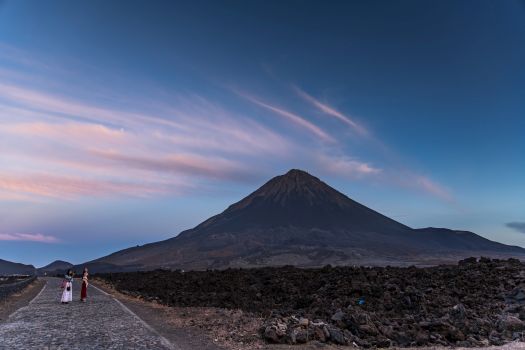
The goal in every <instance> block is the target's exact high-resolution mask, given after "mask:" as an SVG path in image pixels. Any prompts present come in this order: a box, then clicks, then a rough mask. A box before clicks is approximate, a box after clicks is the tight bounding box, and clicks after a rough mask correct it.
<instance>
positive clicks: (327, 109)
mask: <svg viewBox="0 0 525 350" xmlns="http://www.w3.org/2000/svg"><path fill="white" fill-rule="evenodd" d="M292 88H293V89H294V91H295V92H296V94H297V95H298V96H299V97H301V98H302V99H304V100H305V101H307V102H309V103H310V104H312V105H313V106H314V107H316V108H317V109H318V110H319V111H321V112H323V113H324V114H327V115H329V116H331V117H334V118H336V119H339V120H340V121H342V122H343V123H344V124H346V125H347V126H349V127H351V128H352V129H353V130H354V131H357V132H358V133H359V134H360V135H362V136H366V135H368V130H366V129H365V128H364V127H363V126H361V125H359V124H358V123H357V122H355V121H354V120H352V119H351V118H350V117H348V116H346V115H344V114H343V113H341V112H339V111H338V110H337V109H335V108H334V107H331V106H329V105H328V104H326V103H323V102H321V101H319V100H318V99H316V98H314V97H313V96H311V95H309V94H307V93H306V92H304V91H303V90H301V89H300V88H299V87H297V86H295V85H293V86H292Z"/></svg>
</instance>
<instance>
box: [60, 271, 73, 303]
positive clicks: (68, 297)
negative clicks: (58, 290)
mask: <svg viewBox="0 0 525 350" xmlns="http://www.w3.org/2000/svg"><path fill="white" fill-rule="evenodd" d="M62 288H63V291H62V298H61V299H60V301H61V302H62V304H67V303H69V302H70V301H73V271H71V270H69V271H68V272H67V274H66V275H65V276H64V281H62Z"/></svg>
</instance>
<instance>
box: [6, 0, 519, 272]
mask: <svg viewBox="0 0 525 350" xmlns="http://www.w3.org/2000/svg"><path fill="white" fill-rule="evenodd" d="M524 44H525V4H524V3H523V2H522V1H518V0H516V1H505V2H496V3H495V2H490V1H441V2H432V1H404V2H401V3H392V2H387V1H367V2H331V3H328V4H327V3H314V2H308V3H307V2H301V1H286V2H277V1H265V2H263V1H253V2H242V1H225V2H220V3H219V2H212V1H198V2H196V3H192V4H190V3H183V2H168V1H158V2H155V3H153V4H151V3H145V2H135V1H130V2H125V3H117V2H107V1H91V2H85V3H83V2H71V1H47V2H45V3H44V2H37V1H0V213H1V214H0V259H4V260H10V261H15V262H22V263H29V264H34V265H35V266H38V267H40V266H43V265H46V264H48V263H50V262H51V261H53V260H56V259H60V260H66V261H70V262H72V263H82V262H85V261H87V260H91V259H95V258H98V257H101V256H104V255H106V254H109V253H112V252H114V251H116V250H119V249H123V248H127V247H131V246H135V245H137V244H144V243H148V242H153V241H158V240H162V239H166V238H170V237H173V236H175V235H176V234H178V233H179V232H180V231H183V230H185V229H188V228H192V227H194V226H195V225H197V224H198V223H200V222H201V221H203V220H205V219H207V218H208V217H210V216H212V215H214V214H217V213H219V212H221V211H223V210H224V209H225V208H226V207H227V206H228V205H230V204H232V203H233V202H236V201H238V200H240V199H241V198H243V197H244V196H246V195H248V194H249V193H251V192H252V191H254V190H255V189H257V188H258V187H259V186H261V185H262V184H263V183H264V182H266V181H267V180H269V179H270V178H272V177H274V176H277V175H280V174H283V173H285V172H286V171H288V170H289V169H291V168H299V169H303V170H306V171H308V172H309V173H311V174H312V175H314V176H317V177H319V178H320V179H321V180H323V181H324V182H326V183H327V184H329V185H330V186H332V187H334V188H336V189H337V190H339V191H341V192H343V193H344V194H346V195H348V196H349V197H350V198H352V199H354V200H356V201H358V202H360V203H362V204H364V205H366V206H368V207H370V208H372V209H374V210H376V211H379V212H380V213H382V214H384V215H386V216H389V217H391V218H392V219H394V220H397V221H399V222H401V223H404V224H406V225H408V226H411V227H414V228H419V227H428V226H433V227H446V228H451V229H461V230H469V231H473V232H475V233H478V234H480V235H482V236H484V237H486V238H489V239H491V240H496V241H499V242H502V243H506V244H512V245H519V246H522V247H525V213H524V211H523V208H525V186H523V175H522V174H524V173H525V158H524V157H523V150H525V138H524V137H523V135H524V131H525V99H524V96H525V66H524V65H523V62H525V45H524Z"/></svg>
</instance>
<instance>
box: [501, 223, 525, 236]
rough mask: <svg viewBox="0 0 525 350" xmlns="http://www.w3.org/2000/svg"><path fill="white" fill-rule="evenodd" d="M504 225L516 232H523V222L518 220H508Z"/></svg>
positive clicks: (524, 226) (524, 230)
mask: <svg viewBox="0 0 525 350" xmlns="http://www.w3.org/2000/svg"><path fill="white" fill-rule="evenodd" d="M505 226H507V227H509V228H511V229H513V230H515V231H517V232H520V233H525V222H520V221H514V222H508V223H506V224H505Z"/></svg>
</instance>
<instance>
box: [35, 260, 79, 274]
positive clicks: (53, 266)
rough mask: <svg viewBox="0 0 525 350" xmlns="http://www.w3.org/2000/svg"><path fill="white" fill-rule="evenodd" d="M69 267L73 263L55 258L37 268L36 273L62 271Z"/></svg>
mask: <svg viewBox="0 0 525 350" xmlns="http://www.w3.org/2000/svg"><path fill="white" fill-rule="evenodd" d="M71 267H73V264H71V263H69V262H67V261H62V260H55V261H53V262H52V263H50V264H48V265H46V266H43V267H41V268H39V269H38V274H40V275H42V274H44V273H54V272H63V271H64V270H68V269H70V268H71Z"/></svg>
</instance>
